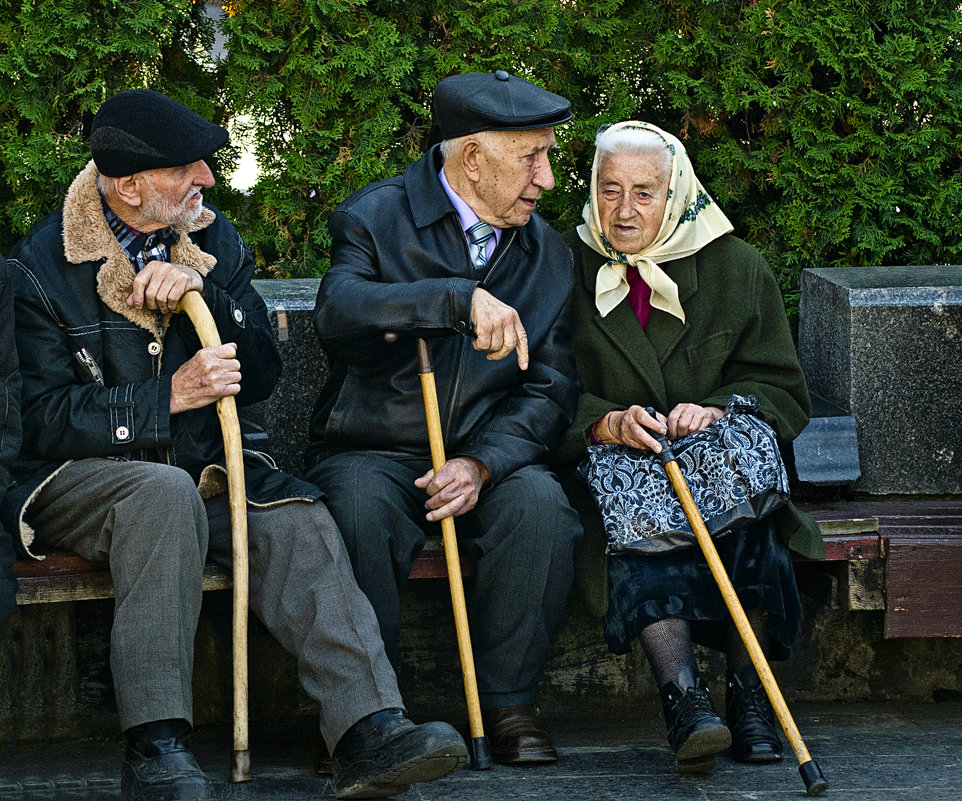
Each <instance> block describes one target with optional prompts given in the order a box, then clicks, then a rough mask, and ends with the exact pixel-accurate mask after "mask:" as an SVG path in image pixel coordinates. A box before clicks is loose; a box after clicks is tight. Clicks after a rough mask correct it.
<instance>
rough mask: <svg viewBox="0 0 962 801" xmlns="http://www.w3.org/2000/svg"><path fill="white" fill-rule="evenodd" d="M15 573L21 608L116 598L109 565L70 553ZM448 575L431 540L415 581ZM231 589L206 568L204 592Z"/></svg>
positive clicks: (25, 564) (467, 564)
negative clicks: (30, 605) (31, 605)
mask: <svg viewBox="0 0 962 801" xmlns="http://www.w3.org/2000/svg"><path fill="white" fill-rule="evenodd" d="M473 569H474V566H473V565H472V563H471V561H470V560H469V559H468V558H467V557H465V556H464V555H462V556H461V573H462V575H464V576H470V575H471V573H472V572H473ZM13 572H14V575H15V576H16V577H17V581H18V584H19V590H18V592H17V603H18V604H20V605H25V604H42V603H62V602H64V601H91V600H96V599H100V598H113V597H114V586H113V582H112V581H111V579H110V573H109V571H108V570H107V568H106V565H104V564H96V563H93V562H88V561H87V560H86V559H84V558H83V557H82V556H77V554H74V553H70V552H68V551H58V550H53V549H50V550H48V551H46V552H45V558H44V559H42V560H37V559H21V560H20V561H18V562H16V563H14V566H13ZM447 575H448V567H447V562H446V561H445V557H444V546H443V544H442V543H441V539H440V537H428V539H427V542H425V545H424V550H423V551H422V552H421V554H420V556H419V557H418V558H417V559H416V560H415V562H414V564H413V565H412V567H411V578H412V579H428V578H446V577H447ZM231 586H232V582H231V576H230V571H227V570H223V569H221V568H219V567H217V566H215V565H212V564H208V565H207V567H206V568H205V569H204V580H203V589H204V592H207V591H208V590H226V589H229V588H230V587H231Z"/></svg>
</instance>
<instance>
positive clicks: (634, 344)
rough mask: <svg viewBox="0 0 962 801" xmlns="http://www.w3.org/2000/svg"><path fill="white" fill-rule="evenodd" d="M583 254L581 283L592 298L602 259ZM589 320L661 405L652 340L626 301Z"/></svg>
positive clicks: (661, 382)
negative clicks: (606, 314) (604, 315)
mask: <svg viewBox="0 0 962 801" xmlns="http://www.w3.org/2000/svg"><path fill="white" fill-rule="evenodd" d="M583 252H584V253H585V255H586V256H587V258H586V259H585V260H584V262H583V263H582V270H583V272H582V280H583V281H584V286H585V290H586V291H587V293H588V297H589V298H593V297H594V292H595V278H596V276H597V275H598V269H599V268H600V267H601V265H602V264H603V263H604V261H605V259H604V257H603V256H601V255H600V254H596V253H594V252H593V251H589V250H588V249H587V248H585V249H584V251H583ZM665 316H668V315H665ZM592 319H593V321H594V324H595V325H596V326H598V328H600V329H601V331H602V332H603V333H604V334H605V336H606V337H607V338H608V339H609V341H610V342H611V346H612V347H613V348H614V349H615V350H616V351H617V352H619V353H621V354H622V356H624V357H625V359H627V360H628V362H629V363H630V364H631V366H632V368H633V369H634V371H635V373H636V374H637V376H638V378H639V379H640V380H641V381H642V382H643V383H644V384H645V386H646V387H648V391H649V392H650V394H651V396H652V397H653V398H655V400H656V405H660V406H664V404H665V403H666V397H667V392H666V390H665V381H664V379H663V378H662V375H661V365H660V364H659V361H658V353H657V351H656V350H655V348H654V347H653V344H652V340H651V339H650V338H649V337H648V335H647V334H646V333H645V332H644V331H643V330H642V328H641V326H640V325H639V324H638V318H637V317H635V313H634V312H633V311H632V310H631V305H630V304H629V303H628V302H627V301H623V302H622V303H619V304H618V305H617V306H615V308H614V309H612V310H611V311H610V312H609V313H608V316H607V317H602V316H601V315H600V314H599V313H598V311H597V310H595V313H594V315H593V317H592ZM650 327H651V326H650V324H649V328H650Z"/></svg>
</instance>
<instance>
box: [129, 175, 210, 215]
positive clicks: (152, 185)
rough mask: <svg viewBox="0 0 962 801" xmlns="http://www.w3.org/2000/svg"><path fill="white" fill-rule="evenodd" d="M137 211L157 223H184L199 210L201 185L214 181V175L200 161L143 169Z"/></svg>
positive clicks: (207, 184)
mask: <svg viewBox="0 0 962 801" xmlns="http://www.w3.org/2000/svg"><path fill="white" fill-rule="evenodd" d="M142 176H143V178H144V198H143V204H142V206H141V209H140V212H141V214H142V215H143V216H144V217H145V218H147V219H149V220H152V221H154V222H156V223H158V224H161V225H163V226H167V225H187V224H190V223H192V222H194V221H195V220H196V219H197V218H198V217H199V216H200V213H201V212H202V211H203V208H204V207H203V200H204V196H203V191H202V190H203V189H204V187H210V186H213V185H214V176H213V175H212V174H211V171H210V168H209V167H208V166H207V163H206V162H204V161H195V162H193V163H191V164H185V165H184V166H183V167H163V168H160V169H156V170H147V171H145V172H144V173H142Z"/></svg>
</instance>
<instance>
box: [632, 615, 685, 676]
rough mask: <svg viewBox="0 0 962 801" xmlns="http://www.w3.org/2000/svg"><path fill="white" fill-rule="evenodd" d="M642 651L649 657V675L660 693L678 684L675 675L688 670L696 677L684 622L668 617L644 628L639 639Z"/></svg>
mask: <svg viewBox="0 0 962 801" xmlns="http://www.w3.org/2000/svg"><path fill="white" fill-rule="evenodd" d="M638 640H639V642H641V647H642V648H643V649H644V651H645V656H647V657H648V664H650V665H651V672H652V673H653V674H654V676H655V682H656V683H657V684H658V687H659V689H660V688H662V687H664V686H665V685H666V684H668V682H670V681H677V680H678V674H679V673H680V672H681V671H682V670H683V669H684V668H689V669H690V670H691V672H692V675H693V676H697V675H698V663H697V662H696V661H695V652H694V650H693V649H692V646H691V629H690V628H689V626H688V621H687V620H682V619H681V618H677V617H668V618H665V619H664V620H659V621H658V622H657V623H652V624H651V625H648V626H645V628H643V629H642V630H641V634H639V635H638Z"/></svg>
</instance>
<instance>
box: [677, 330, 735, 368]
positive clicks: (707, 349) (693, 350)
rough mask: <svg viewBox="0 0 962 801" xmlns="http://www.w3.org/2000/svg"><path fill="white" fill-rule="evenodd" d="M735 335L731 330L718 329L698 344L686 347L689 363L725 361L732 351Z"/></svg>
mask: <svg viewBox="0 0 962 801" xmlns="http://www.w3.org/2000/svg"><path fill="white" fill-rule="evenodd" d="M732 339H733V335H732V332H731V330H730V329H729V330H727V331H717V332H715V333H714V334H712V335H711V336H709V337H706V338H705V339H703V340H702V341H701V342H699V343H697V344H696V345H690V346H689V347H688V348H686V352H687V354H688V363H689V364H693V365H694V364H704V363H706V362H710V363H714V362H720V361H724V360H725V359H727V358H728V355H729V354H730V353H731V352H732Z"/></svg>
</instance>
